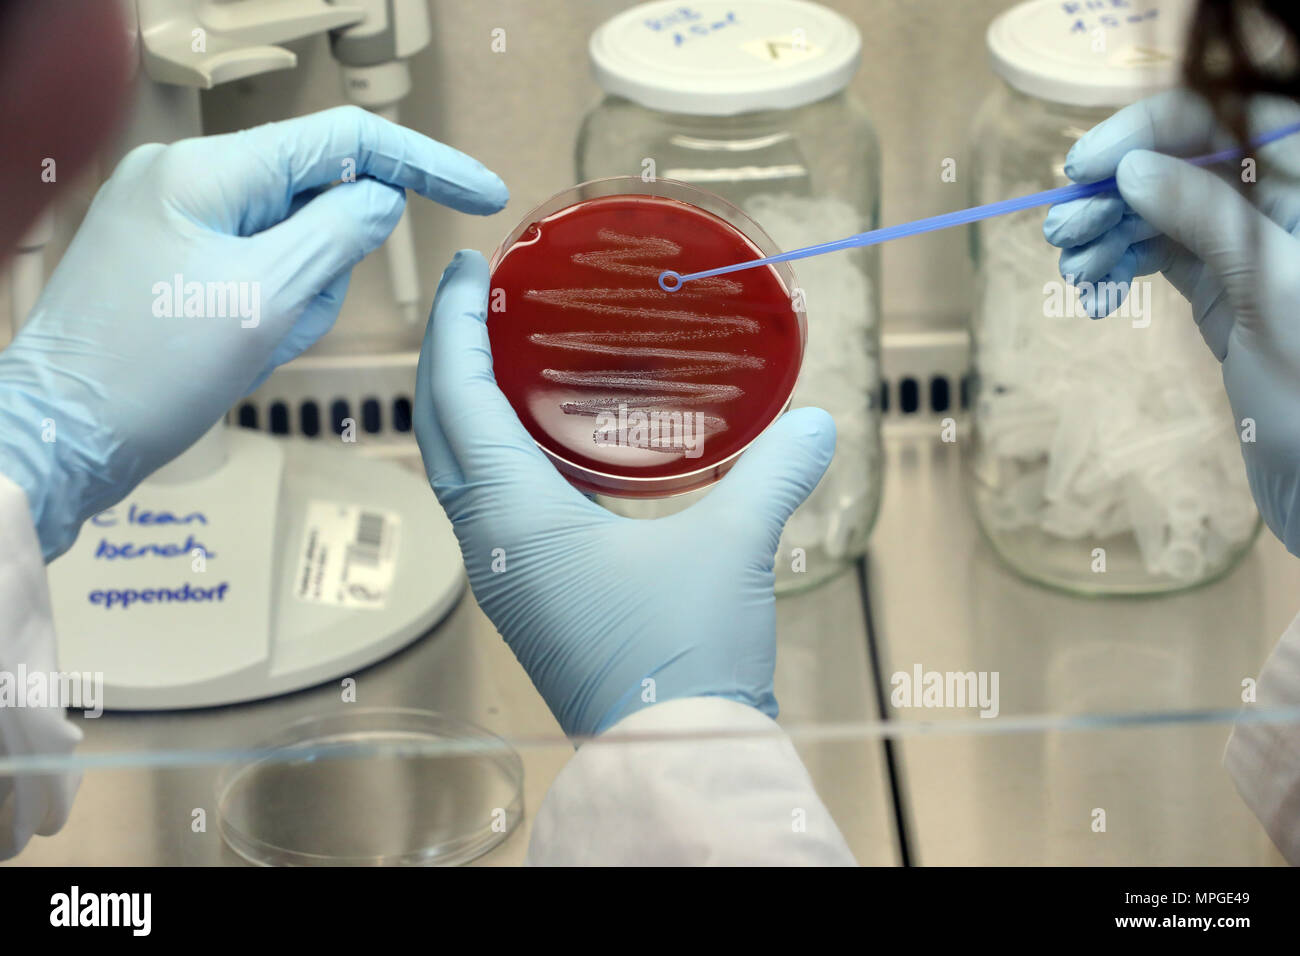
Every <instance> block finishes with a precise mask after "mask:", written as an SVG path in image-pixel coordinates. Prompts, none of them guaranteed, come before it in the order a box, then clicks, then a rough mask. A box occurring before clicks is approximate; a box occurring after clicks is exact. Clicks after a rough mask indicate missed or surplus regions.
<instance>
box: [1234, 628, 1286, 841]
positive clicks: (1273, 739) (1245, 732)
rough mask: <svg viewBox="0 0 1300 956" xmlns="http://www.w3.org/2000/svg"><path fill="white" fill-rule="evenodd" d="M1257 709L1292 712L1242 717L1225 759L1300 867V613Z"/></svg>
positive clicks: (1268, 670) (1266, 674)
mask: <svg viewBox="0 0 1300 956" xmlns="http://www.w3.org/2000/svg"><path fill="white" fill-rule="evenodd" d="M1251 710H1255V711H1292V716H1290V717H1289V718H1287V719H1285V720H1279V721H1278V722H1272V723H1270V722H1268V721H1267V717H1268V714H1267V713H1261V714H1260V715H1259V716H1260V718H1261V719H1260V721H1259V722H1248V721H1242V722H1238V723H1237V725H1236V726H1235V727H1233V730H1232V736H1231V737H1229V738H1228V747H1227V749H1226V750H1225V752H1224V756H1223V763H1224V766H1225V767H1227V769H1228V773H1230V774H1231V775H1232V779H1233V782H1234V783H1235V784H1236V785H1237V792H1238V793H1240V794H1241V796H1242V799H1244V800H1245V801H1246V803H1247V805H1248V806H1249V807H1250V809H1251V810H1252V811H1254V813H1255V816H1257V817H1258V818H1259V821H1260V823H1262V824H1263V825H1264V829H1265V830H1266V831H1268V835H1269V837H1270V838H1271V839H1272V840H1273V843H1274V844H1276V846H1277V848H1278V849H1279V850H1280V851H1281V852H1282V855H1283V856H1284V857H1286V859H1287V862H1288V863H1290V864H1291V865H1292V866H1300V718H1297V717H1296V716H1294V714H1295V712H1297V711H1300V616H1297V617H1296V619H1295V620H1293V621H1292V622H1291V626H1290V627H1288V628H1287V629H1286V631H1285V632H1284V633H1283V634H1282V640H1280V641H1279V642H1278V645H1277V647H1276V648H1274V649H1273V653H1272V654H1271V655H1270V656H1269V659H1268V660H1267V661H1266V662H1265V664H1264V669H1263V670H1262V671H1261V672H1260V675H1259V681H1258V683H1257V684H1256V687H1255V702H1254V703H1253V704H1250V705H1248V706H1247V715H1249V712H1250V711H1251ZM1279 716H1280V715H1279Z"/></svg>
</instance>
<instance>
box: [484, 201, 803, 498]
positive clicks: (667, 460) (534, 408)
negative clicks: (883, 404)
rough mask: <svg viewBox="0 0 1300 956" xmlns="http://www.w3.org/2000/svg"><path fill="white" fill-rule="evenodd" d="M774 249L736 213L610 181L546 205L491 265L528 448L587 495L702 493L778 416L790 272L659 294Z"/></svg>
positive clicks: (797, 318)
mask: <svg viewBox="0 0 1300 956" xmlns="http://www.w3.org/2000/svg"><path fill="white" fill-rule="evenodd" d="M779 251H780V250H779V249H778V248H777V247H776V245H775V244H774V243H773V242H772V240H771V239H769V238H768V236H767V235H766V234H765V233H764V232H763V231H762V229H761V228H759V226H758V225H757V224H756V223H755V222H754V221H753V220H752V219H750V218H749V217H748V216H746V215H745V214H744V213H743V212H741V211H740V210H739V209H738V208H736V207H735V206H733V205H731V204H730V203H728V202H727V201H726V200H724V199H722V198H720V197H718V196H715V195H714V194H712V193H710V192H708V191H706V190H703V189H699V188H697V187H695V186H690V185H687V184H685V183H679V182H675V181H672V180H665V179H658V180H654V181H651V182H645V181H643V180H642V179H640V178H639V177H636V176H621V177H614V178H610V179H598V180H593V181H592V182H588V183H582V184H580V185H578V186H574V187H573V188H571V189H567V190H565V191H564V192H562V193H559V194H557V195H555V196H552V197H551V198H550V199H548V200H547V201H546V202H544V203H542V204H541V205H540V206H538V207H537V208H536V209H534V210H532V211H531V212H530V213H528V215H527V216H525V217H524V218H523V220H522V221H521V222H520V223H519V225H518V226H516V227H515V229H514V230H512V231H511V232H510V234H509V235H508V236H506V238H505V240H504V241H503V242H502V243H501V245H500V246H499V247H498V248H497V250H496V252H495V254H494V255H493V257H492V262H491V268H492V292H491V295H490V297H489V304H488V319H487V327H488V336H489V339H490V342H491V346H492V357H493V369H494V372H495V375H496V380H497V384H498V385H499V386H500V388H501V390H502V392H503V393H505V396H506V398H507V399H508V400H509V401H510V404H511V405H512V406H513V407H514V409H515V412H516V413H517V414H518V415H519V418H520V420H521V421H522V422H523V425H524V427H525V428H526V429H528V432H529V434H531V435H532V437H533V440H534V441H536V442H537V444H538V446H539V447H540V448H541V449H542V451H543V452H545V453H546V455H547V456H548V457H549V458H550V459H551V461H552V462H554V464H555V466H556V468H558V469H559V471H560V472H561V474H563V475H564V476H565V477H566V478H568V479H569V481H570V482H571V483H572V484H574V485H576V486H577V487H578V488H580V489H581V490H583V491H585V492H589V493H600V494H606V495H613V496H615V497H621V498H659V497H666V496H668V495H677V494H684V493H686V492H689V491H694V490H696V489H699V488H703V487H705V486H707V485H710V484H712V483H713V482H715V481H717V480H718V479H719V478H721V477H722V476H723V475H724V474H725V473H726V472H727V470H728V469H730V468H731V466H732V465H733V464H734V463H735V461H736V459H737V458H738V457H739V456H740V454H741V452H743V451H744V450H745V448H747V447H748V446H749V445H750V444H751V443H752V442H753V441H754V439H756V438H757V437H758V436H759V435H760V434H761V433H762V432H763V430H764V429H765V428H767V427H768V426H769V425H770V424H771V423H772V422H774V421H775V420H776V419H777V418H778V417H779V416H780V415H781V413H782V412H783V411H785V409H786V408H788V407H789V404H790V399H791V396H792V395H793V394H794V386H795V382H796V381H797V379H798V377H799V370H800V367H801V365H802V363H803V353H804V346H805V344H806V342H807V323H806V320H805V316H804V314H803V312H802V310H801V309H798V308H796V304H798V301H799V297H798V295H797V290H798V287H797V285H796V282H795V277H794V271H793V269H791V268H790V266H789V264H788V263H778V264H775V265H770V266H763V267H758V268H754V269H748V270H744V271H742V272H737V273H733V274H731V275H727V276H719V277H716V278H713V279H700V280H696V281H694V282H690V283H687V284H686V285H685V286H684V287H683V288H681V289H679V290H678V291H674V292H667V291H664V290H663V289H661V288H660V287H659V281H658V280H659V275H660V274H661V273H662V272H663V271H664V270H669V269H671V270H673V271H675V272H678V273H681V274H684V273H688V272H696V271H701V270H704V269H708V268H712V267H715V266H720V265H726V264H729V263H732V262H739V261H743V260H746V259H753V258H760V257H762V256H768V255H773V254H775V253H777V252H779Z"/></svg>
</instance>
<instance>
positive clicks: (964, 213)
mask: <svg viewBox="0 0 1300 956" xmlns="http://www.w3.org/2000/svg"><path fill="white" fill-rule="evenodd" d="M1295 133H1300V123H1292V124H1290V125H1289V126H1282V127H1279V128H1278V129H1274V130H1270V131H1269V132H1267V133H1264V134H1262V135H1260V136H1258V137H1255V138H1253V139H1252V140H1251V141H1250V146H1251V148H1258V147H1260V146H1267V145H1268V144H1269V143H1274V142H1277V141H1278V140H1280V139H1285V138H1286V137H1288V136H1291V135H1294V134H1295ZM1245 154H1246V150H1245V149H1243V148H1242V147H1240V146H1238V147H1233V148H1231V149H1224V150H1220V151H1219V152H1217V153H1208V154H1206V155H1204V156H1196V157H1193V158H1190V159H1187V160H1186V162H1189V163H1191V164H1192V165H1193V166H1213V165H1214V164H1215V163H1221V162H1225V161H1227V160H1230V159H1239V158H1241V157H1242V156H1244V155H1245ZM1117 190H1118V184H1117V183H1116V181H1115V177H1114V176H1110V177H1108V178H1107V179H1101V180H1098V181H1097V182H1095V183H1071V184H1070V185H1068V186H1058V187H1057V188H1055V189H1046V190H1043V191H1042V192H1037V193H1031V194H1029V195H1028V196H1018V197H1016V198H1014V199H1002V200H999V201H998V202H991V203H985V204H984V205H982V206H972V207H971V208H970V209H959V210H957V211H956V212H946V213H944V214H942V215H940V216H930V217H929V218H927V219H917V220H915V221H914V222H905V223H901V224H899V225H897V226H885V227H883V228H881V229H872V230H870V231H868V232H860V233H858V234H857V235H854V236H848V237H847V238H844V239H836V240H834V241H832V242H823V243H819V244H817V245H815V246H805V247H804V248H802V249H793V250H791V251H790V252H783V253H781V254H780V255H776V256H765V257H764V258H762V259H749V260H747V261H745V262H737V263H734V264H733V265H729V266H719V267H718V268H716V269H706V270H704V271H703V272H689V273H687V274H686V275H682V274H680V273H677V272H674V271H673V270H671V269H668V270H666V271H664V272H661V273H660V274H659V288H661V289H663V290H664V291H665V292H676V291H677V290H678V289H680V288H681V287H682V285H684V284H685V283H687V282H691V281H693V280H695V279H708V278H712V277H713V276H720V275H726V274H727V273H729V272H740V271H741V270H743V269H753V268H755V267H757V266H765V265H770V264H772V263H776V262H790V261H791V260H794V259H806V258H808V257H809V256H820V255H824V254H825V253H828V252H839V251H840V250H841V249H857V248H861V247H862V246H875V245H879V244H880V243H882V242H889V241H890V240H891V239H903V238H906V237H907V236H916V235H920V234H921V233H923V232H935V231H936V230H939V229H947V228H949V227H950V226H965V225H967V224H969V223H972V222H979V221H980V220H982V219H992V218H993V217H995V216H1005V215H1007V214H1008V213H1013V212H1020V211H1022V210H1024V209H1033V208H1034V207H1036V206H1049V205H1054V204H1056V203H1062V202H1069V201H1070V200H1073V199H1087V198H1088V197H1089V196H1096V195H1099V194H1101V193H1106V192H1116V191H1117Z"/></svg>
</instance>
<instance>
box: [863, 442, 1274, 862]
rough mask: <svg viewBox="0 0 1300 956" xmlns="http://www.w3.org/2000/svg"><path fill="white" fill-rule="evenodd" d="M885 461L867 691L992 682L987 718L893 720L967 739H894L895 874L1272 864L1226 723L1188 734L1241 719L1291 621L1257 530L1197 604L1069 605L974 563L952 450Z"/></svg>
mask: <svg viewBox="0 0 1300 956" xmlns="http://www.w3.org/2000/svg"><path fill="white" fill-rule="evenodd" d="M888 452H889V454H888V456H887V457H888V465H887V468H886V479H885V482H886V483H885V489H884V498H885V508H884V510H883V512H882V516H881V519H880V522H879V523H878V525H877V527H876V529H875V533H874V535H873V537H872V558H873V560H872V564H871V579H870V580H871V594H872V618H873V622H874V625H875V638H876V641H877V644H878V646H879V648H880V658H881V666H880V670H881V672H882V673H881V674H880V675H879V677H880V682H881V683H880V686H881V687H882V688H883V689H884V693H886V694H890V693H891V679H892V677H893V675H895V674H898V673H900V672H901V673H906V674H909V675H914V674H915V671H916V669H917V667H918V666H919V667H920V668H921V669H922V671H923V672H929V671H935V672H939V673H946V672H950V671H951V672H962V673H965V672H971V671H974V672H977V673H978V672H986V673H989V672H998V674H999V695H998V696H999V698H1000V700H999V718H995V719H988V720H985V719H982V718H980V717H978V716H977V715H976V711H973V710H970V709H966V710H964V711H958V712H954V711H946V712H945V711H940V710H934V709H924V708H916V707H894V706H892V704H891V706H890V708H889V715H890V718H891V719H894V720H897V721H899V723H900V724H901V725H903V727H904V728H905V729H906V727H907V724H908V722H913V723H914V722H917V721H933V722H936V723H935V724H932V726H940V725H939V724H938V723H937V722H939V721H942V720H956V721H961V722H962V726H957V727H954V728H953V729H954V731H955V732H951V733H944V732H943V730H942V729H939V730H936V731H934V732H929V733H925V734H923V735H922V734H915V733H912V734H904V735H902V736H900V737H899V738H897V743H896V747H895V753H896V757H897V760H896V766H897V774H898V784H899V789H900V792H901V793H902V794H903V814H904V817H905V819H906V820H907V825H906V831H907V845H908V849H909V853H910V862H913V863H917V864H922V865H925V864H929V865H943V864H946V865H967V864H992V865H1015V864H1082V865H1088V864H1109V865H1129V864H1133V865H1141V864H1149V865H1172V864H1185V865H1223V864H1236V865H1257V864H1276V863H1281V862H1283V861H1282V859H1281V857H1280V855H1279V854H1278V853H1277V851H1276V850H1275V849H1274V847H1273V846H1272V844H1271V843H1270V842H1269V840H1268V838H1267V836H1266V835H1265V834H1264V832H1263V829H1262V828H1261V827H1260V825H1259V823H1258V821H1256V819H1255V818H1254V816H1253V815H1252V814H1251V812H1250V810H1249V809H1248V808H1247V807H1246V805H1245V804H1244V803H1243V802H1242V800H1241V799H1240V797H1239V796H1238V795H1237V793H1236V791H1235V789H1234V787H1233V784H1232V781H1231V779H1230V778H1229V776H1228V774H1227V772H1226V771H1225V770H1224V769H1223V767H1222V763H1221V762H1222V757H1223V748H1224V745H1225V743H1226V742H1227V739H1228V735H1229V732H1230V729H1231V726H1230V716H1228V717H1223V718H1216V719H1208V720H1207V719H1201V718H1200V717H1198V715H1208V714H1212V713H1221V714H1226V715H1231V714H1233V713H1235V711H1236V709H1237V708H1239V707H1240V706H1241V694H1242V681H1243V679H1245V678H1250V677H1254V676H1256V675H1257V674H1258V673H1259V670H1260V667H1261V666H1262V665H1263V663H1264V660H1265V658H1266V657H1267V656H1268V653H1269V651H1270V650H1271V649H1272V647H1273V646H1274V645H1275V644H1276V642H1277V640H1278V638H1279V637H1280V636H1281V634H1282V632H1283V630H1285V628H1286V627H1287V625H1288V624H1289V623H1290V622H1291V619H1292V618H1293V617H1294V616H1295V614H1296V612H1297V610H1300V561H1296V560H1295V559H1294V558H1292V557H1291V556H1289V555H1288V554H1287V553H1286V551H1285V550H1284V549H1283V548H1282V546H1281V545H1280V544H1279V543H1278V542H1277V541H1276V539H1274V538H1273V536H1272V535H1270V534H1269V533H1268V532H1267V530H1265V531H1264V532H1263V533H1262V534H1261V535H1260V537H1259V539H1258V541H1257V542H1256V544H1255V546H1254V548H1253V549H1252V550H1251V552H1250V553H1248V554H1247V555H1246V557H1245V559H1244V560H1243V561H1242V562H1241V564H1240V565H1238V566H1237V567H1236V568H1235V569H1234V570H1233V571H1231V572H1230V573H1229V574H1227V575H1226V576H1225V577H1223V578H1221V579H1220V580H1218V581H1215V582H1213V583H1211V584H1208V585H1206V586H1204V587H1201V588H1198V589H1195V590H1191V591H1186V592H1183V593H1180V594H1175V595H1169V596H1162V597H1151V598H1115V599H1107V598H1082V597H1073V596H1070V595H1068V594H1064V593H1059V592H1056V591H1052V590H1049V589H1046V588H1044V587H1041V586H1039V585H1035V584H1031V583H1029V582H1026V581H1024V580H1023V579H1021V578H1019V577H1018V576H1017V575H1016V574H1015V573H1013V572H1012V571H1010V570H1008V569H1007V568H1006V567H1004V566H1003V565H1002V564H1001V563H1000V562H999V561H998V559H997V558H996V556H995V555H994V554H993V552H992V551H991V549H990V548H989V547H988V546H987V545H986V544H985V542H984V541H983V539H982V538H981V536H980V533H979V531H978V529H977V527H976V524H975V520H974V517H973V515H972V512H971V508H970V505H969V503H968V501H967V496H966V493H965V492H966V488H965V482H966V480H967V478H968V472H967V470H966V468H965V467H964V462H963V460H962V457H961V454H962V450H961V448H960V447H959V446H958V445H956V444H943V443H940V442H938V441H935V442H933V443H922V442H914V441H898V442H895V443H891V444H890V446H889V448H888ZM897 686H899V687H903V686H905V685H903V683H902V681H901V680H900V682H899V684H898V685H897ZM900 700H901V701H903V702H905V703H907V702H909V701H907V699H906V698H905V697H901V696H900ZM911 702H912V703H914V701H911ZM1000 721H1001V723H1000ZM1034 721H1038V722H1039V726H1042V728H1043V729H1038V730H1025V729H1023V728H1024V727H1026V726H1032V725H1033V722H1034ZM971 724H975V725H981V724H983V725H985V726H970V725H971ZM1017 724H1018V725H1019V726H1017ZM1003 727H1006V728H1007V730H1006V731H1003V729H1002V728H1003ZM961 731H973V732H969V733H967V732H961ZM1100 825H1104V829H1101V828H1100Z"/></svg>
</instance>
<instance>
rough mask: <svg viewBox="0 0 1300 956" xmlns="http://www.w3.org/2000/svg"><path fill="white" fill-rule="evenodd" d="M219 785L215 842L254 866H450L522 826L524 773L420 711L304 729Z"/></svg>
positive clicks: (497, 746)
mask: <svg viewBox="0 0 1300 956" xmlns="http://www.w3.org/2000/svg"><path fill="white" fill-rule="evenodd" d="M253 753H255V754H256V756H255V757H253V758H252V759H249V760H247V761H242V762H240V763H237V764H235V765H233V766H231V767H229V768H227V769H226V770H225V771H224V772H223V773H222V775H221V780H220V783H219V784H218V798H217V812H218V821H219V826H220V829H221V836H222V839H224V840H225V841H226V843H227V845H229V846H230V848H231V849H233V850H234V851H235V852H236V853H238V854H239V855H240V856H242V857H244V859H246V860H248V861H249V862H251V863H255V864H258V865H262V866H430V865H441V866H450V865H456V864H460V863H467V862H469V861H470V860H472V859H474V858H475V857H478V856H481V855H482V854H484V853H486V852H487V851H488V850H490V849H492V848H493V847H494V846H496V845H497V844H498V843H500V842H501V841H502V840H504V839H505V838H506V837H507V836H508V835H509V834H510V832H511V831H512V830H513V829H514V828H515V826H516V825H517V824H518V823H519V821H520V819H521V818H522V817H523V795H522V784H523V763H522V762H521V761H520V759H519V755H518V754H517V753H516V752H515V751H514V750H513V749H511V748H510V746H509V745H508V744H506V743H505V741H503V740H501V739H500V738H499V737H497V736H495V735H494V734H491V733H489V732H488V731H486V730H483V729H482V728H481V727H477V726H475V725H474V724H469V723H465V722H464V721H460V720H455V719H454V718H451V717H446V716H444V715H442V714H437V713H433V712H431V711H423V710H407V709H398V708H391V709H390V708H361V709H357V710H348V711H345V712H342V713H338V714H330V715H328V716H323V717H309V718H306V719H304V720H300V721H297V722H295V723H292V724H290V725H288V726H287V727H285V728H284V729H283V730H282V731H280V732H279V733H277V734H275V735H274V736H272V737H271V738H269V739H268V740H265V741H263V742H262V743H261V744H259V745H257V746H256V747H255V748H254V750H253Z"/></svg>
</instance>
